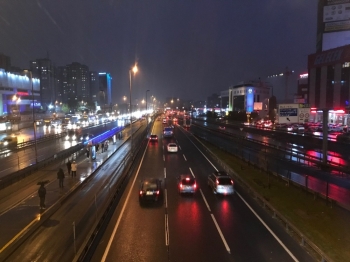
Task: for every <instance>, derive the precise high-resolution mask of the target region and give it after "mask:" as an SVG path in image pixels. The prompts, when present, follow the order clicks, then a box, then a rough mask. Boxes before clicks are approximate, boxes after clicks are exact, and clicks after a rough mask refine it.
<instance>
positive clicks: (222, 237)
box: [210, 214, 231, 254]
mask: <svg viewBox="0 0 350 262" xmlns="http://www.w3.org/2000/svg"><path fill="white" fill-rule="evenodd" d="M210 215H211V218H212V219H213V221H214V224H215V226H216V229H217V231H218V232H219V235H220V237H221V240H222V242H224V245H225V248H226V251H227V252H228V253H230V254H231V250H230V247H229V246H228V245H227V242H226V240H225V237H224V235H223V234H222V232H221V229H220V227H219V225H218V223H217V222H216V219H215V217H214V215H213V214H210Z"/></svg>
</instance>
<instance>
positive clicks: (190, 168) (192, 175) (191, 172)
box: [188, 167, 196, 178]
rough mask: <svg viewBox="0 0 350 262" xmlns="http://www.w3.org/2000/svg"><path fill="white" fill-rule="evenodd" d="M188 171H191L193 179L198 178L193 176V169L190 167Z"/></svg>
mask: <svg viewBox="0 0 350 262" xmlns="http://www.w3.org/2000/svg"><path fill="white" fill-rule="evenodd" d="M188 169H189V170H190V172H191V174H192V176H193V178H196V177H195V176H194V174H193V171H192V169H191V168H190V167H189V168H188Z"/></svg>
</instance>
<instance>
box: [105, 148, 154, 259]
mask: <svg viewBox="0 0 350 262" xmlns="http://www.w3.org/2000/svg"><path fill="white" fill-rule="evenodd" d="M147 148H148V144H147V146H146V148H145V151H144V152H143V155H142V159H141V161H140V164H139V167H138V168H137V171H136V175H135V177H134V180H133V181H132V184H131V187H130V189H129V192H128V195H127V197H126V199H125V202H124V205H123V208H122V210H121V212H120V215H119V217H118V220H117V223H116V224H115V226H114V228H113V232H112V234H111V237H110V238H109V241H108V244H107V247H106V249H105V252H104V253H103V257H102V259H101V262H104V261H106V258H107V255H108V253H109V249H110V248H111V245H112V242H113V239H114V237H115V234H116V232H117V229H118V227H119V224H120V221H121V219H122V216H123V214H124V211H125V208H126V205H127V204H128V202H129V198H130V195H131V191H132V189H133V187H134V185H135V182H136V179H137V177H138V175H139V172H140V168H141V165H142V162H143V159H144V158H145V155H146V152H147Z"/></svg>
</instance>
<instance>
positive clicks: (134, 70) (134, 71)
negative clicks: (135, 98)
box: [129, 65, 138, 157]
mask: <svg viewBox="0 0 350 262" xmlns="http://www.w3.org/2000/svg"><path fill="white" fill-rule="evenodd" d="M137 71H138V69H137V65H135V66H134V67H133V68H131V69H129V86H130V90H129V91H130V92H129V93H130V94H129V96H130V97H129V99H130V130H131V138H130V140H131V146H130V150H131V156H132V157H133V155H132V144H133V143H132V142H133V141H132V105H131V90H132V83H131V74H132V73H134V75H135V74H136V73H137Z"/></svg>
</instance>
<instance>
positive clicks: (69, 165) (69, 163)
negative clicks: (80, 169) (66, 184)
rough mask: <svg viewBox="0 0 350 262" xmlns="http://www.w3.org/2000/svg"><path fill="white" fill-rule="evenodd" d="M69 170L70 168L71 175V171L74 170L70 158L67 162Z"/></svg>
mask: <svg viewBox="0 0 350 262" xmlns="http://www.w3.org/2000/svg"><path fill="white" fill-rule="evenodd" d="M66 165H67V170H68V175H70V173H71V171H72V163H71V162H70V160H69V159H68V162H67V164H66Z"/></svg>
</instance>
